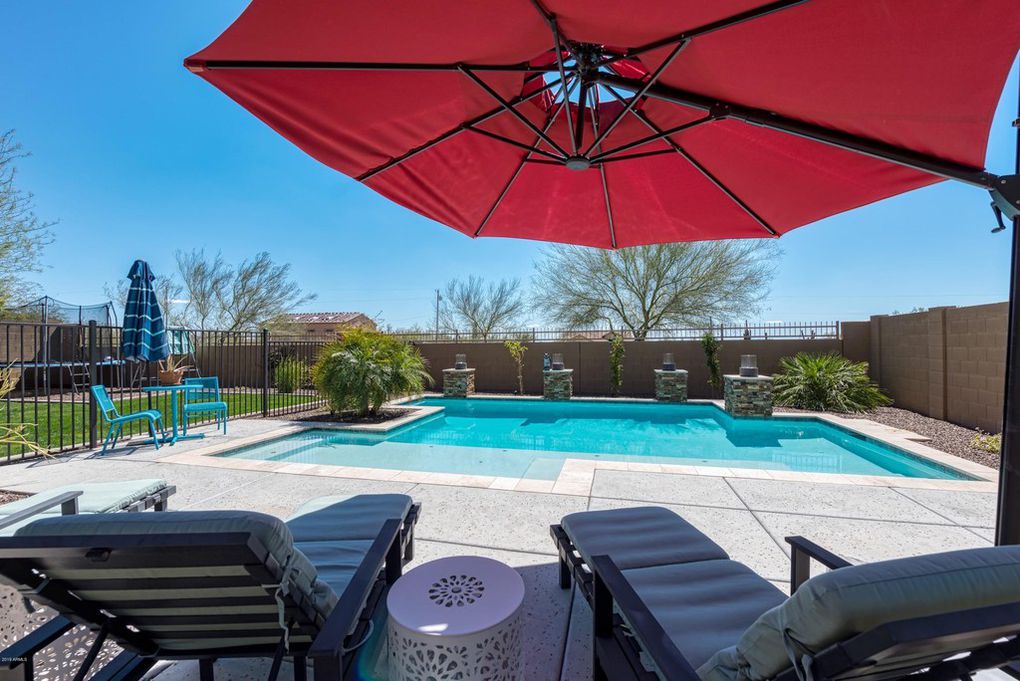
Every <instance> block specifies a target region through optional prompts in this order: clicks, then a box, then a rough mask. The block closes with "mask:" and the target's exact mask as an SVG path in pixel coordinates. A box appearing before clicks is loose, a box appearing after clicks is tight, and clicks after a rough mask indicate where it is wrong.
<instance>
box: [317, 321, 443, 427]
mask: <svg viewBox="0 0 1020 681" xmlns="http://www.w3.org/2000/svg"><path fill="white" fill-rule="evenodd" d="M312 380H313V381H314V383H315V388H316V390H318V391H319V393H320V394H321V395H322V396H323V398H325V399H326V401H327V402H329V405H330V409H331V410H332V411H333V412H334V413H337V414H339V413H342V412H345V411H353V412H354V413H355V415H356V416H366V415H368V414H375V413H377V412H378V411H379V409H380V408H381V407H382V405H383V404H384V403H385V402H387V401H388V400H392V399H395V398H397V397H402V396H404V395H411V394H414V393H420V392H422V391H423V390H424V389H425V386H427V385H429V384H430V383H431V382H432V377H431V376H430V375H429V373H428V371H426V369H425V360H423V359H422V357H421V355H420V354H419V353H418V351H417V350H416V349H415V348H414V347H412V346H411V345H408V344H407V343H404V342H402V341H400V340H397V339H396V338H393V337H392V336H387V335H386V334H384V333H379V332H377V331H366V330H363V329H353V330H350V331H346V332H345V333H344V337H343V338H341V339H339V340H336V341H333V342H332V343H329V344H328V345H326V346H325V347H323V348H322V350H321V351H320V353H319V358H318V361H316V363H315V366H314V367H312Z"/></svg>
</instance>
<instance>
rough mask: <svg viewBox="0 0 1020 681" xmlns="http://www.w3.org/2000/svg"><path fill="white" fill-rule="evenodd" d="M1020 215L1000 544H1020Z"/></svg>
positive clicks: (1019, 153) (1013, 266)
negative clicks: (1018, 345) (1019, 307)
mask: <svg viewBox="0 0 1020 681" xmlns="http://www.w3.org/2000/svg"><path fill="white" fill-rule="evenodd" d="M1013 127H1014V129H1015V130H1016V157H1015V163H1016V173H1017V174H1018V175H1020V94H1018V97H1017V118H1016V120H1015V121H1013ZM1018 306H1020V215H1017V216H1016V217H1015V218H1013V249H1012V252H1011V255H1010V267H1009V326H1008V328H1007V336H1006V395H1005V405H1004V407H1003V417H1002V446H1001V454H1000V464H999V507H998V517H997V518H996V523H995V543H996V544H1000V545H1001V544H1020V348H1018V347H1017V344H1018V343H1020V310H1018V309H1017V308H1018Z"/></svg>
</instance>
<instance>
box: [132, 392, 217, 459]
mask: <svg viewBox="0 0 1020 681" xmlns="http://www.w3.org/2000/svg"><path fill="white" fill-rule="evenodd" d="M196 389H199V390H201V389H202V387H201V386H194V385H183V384H182V385H149V386H146V387H144V388H142V392H146V393H161V392H163V393H170V426H171V434H170V435H169V436H164V437H163V438H161V439H160V443H161V444H167V443H169V444H171V445H172V444H176V443H177V441H178V440H198V439H201V438H204V437H205V433H189V434H187V435H181V434H180V433H179V432H178V429H177V420H178V414H179V413H180V410H179V409H178V408H177V407H178V403H179V401H180V400H179V398H178V395H182V394H183V395H184V396H185V399H187V392H188V391H192V390H196ZM148 442H151V440H147V441H146V442H145V443H143V444H148Z"/></svg>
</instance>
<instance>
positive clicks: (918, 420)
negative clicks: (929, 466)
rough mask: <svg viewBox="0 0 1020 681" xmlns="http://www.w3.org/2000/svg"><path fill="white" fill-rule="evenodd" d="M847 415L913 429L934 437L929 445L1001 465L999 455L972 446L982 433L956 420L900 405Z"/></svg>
mask: <svg viewBox="0 0 1020 681" xmlns="http://www.w3.org/2000/svg"><path fill="white" fill-rule="evenodd" d="M846 416H849V418H862V419H870V420H872V421H876V422H878V423H881V424H882V425H886V426H892V427H894V428H902V429H903V430H909V431H912V432H914V433H917V434H918V435H924V436H925V437H929V438H931V440H929V441H928V442H925V443H924V444H926V445H928V446H929V447H933V448H935V449H938V450H941V451H943V452H946V453H947V454H952V455H953V456H958V457H960V458H961V459H967V460H968V461H975V462H977V463H980V464H984V465H985V466H990V467H992V468H995V469H998V467H999V455H998V454H992V453H991V452H986V451H984V450H981V449H975V448H974V447H972V446H971V442H973V440H974V436H975V435H977V434H978V431H976V430H973V429H971V428H964V427H963V426H958V425H956V424H955V423H949V422H947V421H940V420H939V419H933V418H929V417H927V416H921V415H920V414H915V413H914V412H912V411H907V410H906V409H897V408H896V407H879V408H878V409H875V410H874V411H871V412H868V413H867V414H848V415H846Z"/></svg>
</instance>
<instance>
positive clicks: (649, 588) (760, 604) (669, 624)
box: [623, 559, 786, 667]
mask: <svg viewBox="0 0 1020 681" xmlns="http://www.w3.org/2000/svg"><path fill="white" fill-rule="evenodd" d="M623 575H624V576H625V577H626V578H627V581H628V582H629V583H630V585H631V586H632V587H633V588H634V590H635V591H636V592H637V594H638V596H639V597H640V598H641V600H642V602H643V603H644V604H645V605H646V606H647V607H648V609H649V611H650V612H651V613H652V616H654V617H655V619H657V620H658V621H659V623H660V624H661V625H662V627H663V629H664V630H665V631H666V634H667V635H668V636H669V637H670V639H672V641H673V643H674V644H676V647H677V649H679V650H680V652H681V653H683V655H684V657H685V658H687V661H688V662H690V663H691V665H692V666H694V667H698V666H699V665H701V664H703V663H704V662H705V661H706V660H708V659H709V658H710V657H711V656H712V655H713V654H714V653H715V652H716V651H718V650H719V649H720V648H725V647H727V646H732V645H733V644H734V643H736V642H737V639H739V638H740V635H741V634H743V633H744V631H745V630H746V629H747V627H748V626H750V625H751V624H752V623H753V622H754V621H755V620H756V619H757V618H758V616H759V615H761V613H762V612H764V611H766V610H768V609H769V608H772V607H774V606H776V605H778V604H780V603H782V602H783V601H785V600H786V595H785V594H783V592H782V591H780V590H779V589H777V588H776V587H775V586H773V585H772V583H771V582H769V581H767V580H765V579H763V578H762V577H760V576H758V575H757V574H756V573H755V572H754V571H752V570H751V569H750V568H748V567H746V566H745V565H743V564H741V563H738V562H736V561H733V560H726V559H717V560H704V561H698V562H692V563H678V564H674V565H660V566H655V567H647V568H636V569H629V570H623Z"/></svg>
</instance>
